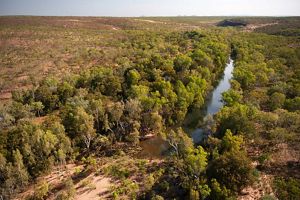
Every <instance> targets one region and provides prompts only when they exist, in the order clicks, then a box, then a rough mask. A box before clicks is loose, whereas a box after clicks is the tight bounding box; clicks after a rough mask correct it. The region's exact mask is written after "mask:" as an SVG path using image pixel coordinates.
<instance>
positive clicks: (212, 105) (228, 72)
mask: <svg viewBox="0 0 300 200" xmlns="http://www.w3.org/2000/svg"><path fill="white" fill-rule="evenodd" d="M233 67H234V64H233V60H232V59H230V60H229V63H228V64H227V65H226V67H225V70H224V76H223V78H222V79H221V81H220V82H219V84H218V86H217V87H216V88H215V89H214V91H213V92H212V93H211V95H210V96H209V98H208V99H207V101H206V102H207V103H206V106H204V109H202V110H199V109H198V110H193V111H192V112H191V113H190V114H188V116H187V120H186V121H188V122H187V123H186V124H185V127H186V128H185V129H186V131H187V132H188V133H190V134H191V136H192V138H193V140H194V142H195V143H199V142H201V141H202V140H203V138H204V132H206V131H205V128H204V127H201V128H198V124H199V121H205V120H207V119H208V118H210V117H209V116H213V115H214V114H216V113H217V112H218V111H219V110H220V108H222V107H223V102H222V93H223V92H226V91H227V90H229V89H230V87H231V86H230V79H231V78H232V72H233Z"/></svg>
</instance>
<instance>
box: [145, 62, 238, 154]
mask: <svg viewBox="0 0 300 200" xmlns="http://www.w3.org/2000/svg"><path fill="white" fill-rule="evenodd" d="M233 68H234V62H233V60H232V59H231V58H230V59H229V62H228V64H227V65H226V67H225V70H224V74H223V76H222V78H221V79H220V82H219V83H218V85H217V86H216V88H215V89H214V90H213V91H212V92H211V93H210V95H209V97H208V98H207V99H206V103H205V106H204V107H203V108H202V109H194V110H193V111H191V112H190V113H188V115H187V116H186V120H185V123H184V129H185V131H186V132H187V133H189V134H190V136H191V137H192V138H193V141H194V143H196V144H197V143H199V142H201V141H202V140H203V138H204V135H205V134H204V133H205V131H204V128H203V127H201V125H200V126H199V122H200V124H201V122H203V120H207V118H210V117H212V116H213V115H214V114H216V113H217V112H218V111H219V110H220V109H221V108H222V106H223V102H222V93H223V92H226V91H227V90H229V89H230V87H231V86H230V79H231V78H232V72H233ZM141 147H142V149H143V150H142V152H141V156H146V157H148V156H150V157H161V156H162V155H161V154H162V152H165V151H166V150H167V149H168V144H167V143H166V142H165V141H164V140H163V139H162V138H161V137H153V138H151V139H148V140H145V141H142V142H141Z"/></svg>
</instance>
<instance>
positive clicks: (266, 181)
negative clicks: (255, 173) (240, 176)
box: [238, 174, 275, 200]
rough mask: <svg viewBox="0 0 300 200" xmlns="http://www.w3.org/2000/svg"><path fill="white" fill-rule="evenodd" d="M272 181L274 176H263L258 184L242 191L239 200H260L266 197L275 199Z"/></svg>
mask: <svg viewBox="0 0 300 200" xmlns="http://www.w3.org/2000/svg"><path fill="white" fill-rule="evenodd" d="M272 180H273V176H271V175H267V174H261V175H260V177H259V180H258V182H257V183H255V184H254V185H253V186H249V187H246V188H244V189H243V190H242V192H241V193H242V195H241V196H239V197H238V200H258V199H261V198H262V197H263V196H264V195H271V196H273V197H275V195H274V192H273V190H272V186H271V184H272Z"/></svg>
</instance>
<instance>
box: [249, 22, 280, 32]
mask: <svg viewBox="0 0 300 200" xmlns="http://www.w3.org/2000/svg"><path fill="white" fill-rule="evenodd" d="M276 24H278V22H274V23H267V24H248V25H247V26H246V27H245V28H244V31H245V32H252V31H254V30H255V29H258V28H262V27H265V26H272V25H276Z"/></svg>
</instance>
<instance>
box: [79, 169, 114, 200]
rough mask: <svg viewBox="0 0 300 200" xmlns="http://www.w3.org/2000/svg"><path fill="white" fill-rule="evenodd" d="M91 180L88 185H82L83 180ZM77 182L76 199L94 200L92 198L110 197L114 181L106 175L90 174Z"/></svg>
mask: <svg viewBox="0 0 300 200" xmlns="http://www.w3.org/2000/svg"><path fill="white" fill-rule="evenodd" d="M86 180H89V181H90V183H89V185H87V186H86V187H82V186H81V184H82V181H86ZM82 181H81V182H79V183H78V184H76V186H75V187H76V196H75V198H74V199H75V200H92V199H99V198H101V199H106V198H108V197H109V195H110V193H109V191H110V188H111V186H112V181H111V179H110V178H107V177H104V176H95V175H94V174H92V175H90V176H88V177H87V178H86V179H84V180H82Z"/></svg>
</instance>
